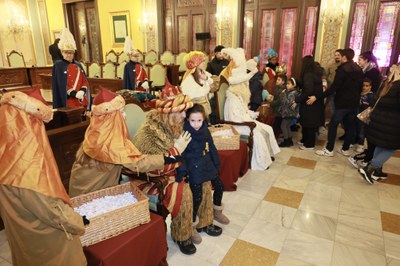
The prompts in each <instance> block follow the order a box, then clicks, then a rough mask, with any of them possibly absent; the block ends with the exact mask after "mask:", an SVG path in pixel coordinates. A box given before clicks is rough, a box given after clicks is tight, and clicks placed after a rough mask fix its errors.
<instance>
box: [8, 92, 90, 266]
mask: <svg viewBox="0 0 400 266" xmlns="http://www.w3.org/2000/svg"><path fill="white" fill-rule="evenodd" d="M31 95H36V96H35V97H36V98H38V99H39V98H40V99H41V101H40V100H37V99H36V98H34V97H31V96H28V95H27V94H25V93H23V92H19V91H15V92H9V93H6V94H5V95H4V96H3V97H2V99H1V107H0V126H1V127H2V128H6V130H2V131H0V146H1V147H3V148H2V150H3V152H2V153H1V154H0V168H1V169H2V170H1V172H0V215H1V217H2V219H3V220H4V224H5V231H6V235H7V239H8V242H9V244H10V248H11V255H12V261H13V265H22V266H25V265H38V266H39V265H40V266H42V265H65V266H69V265H86V258H85V255H84V254H83V250H82V245H81V242H80V240H79V236H80V235H83V234H84V232H85V227H84V224H83V220H82V217H81V216H80V215H79V214H78V213H76V212H75V211H74V210H73V208H72V204H71V201H70V198H69V196H68V194H67V192H66V191H65V189H64V186H63V184H62V183H61V177H60V174H59V171H58V168H57V163H56V160H55V158H54V155H53V152H52V150H51V147H50V143H49V140H48V137H47V134H46V129H45V127H44V124H43V121H45V122H49V121H50V120H51V119H52V117H53V112H52V110H51V108H50V107H48V106H46V105H45V104H44V100H43V98H42V97H41V95H40V91H39V90H36V91H34V92H32V94H31ZM38 95H40V97H39V96H38ZM42 101H43V102H42ZM5 151H7V152H5Z"/></svg>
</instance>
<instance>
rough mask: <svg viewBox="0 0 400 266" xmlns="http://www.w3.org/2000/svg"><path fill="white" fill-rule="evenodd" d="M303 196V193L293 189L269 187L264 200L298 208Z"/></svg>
mask: <svg viewBox="0 0 400 266" xmlns="http://www.w3.org/2000/svg"><path fill="white" fill-rule="evenodd" d="M302 198H303V194H302V193H299V192H295V191H290V190H286V189H281V188H277V187H271V189H270V190H269V191H268V193H267V195H265V197H264V200H267V201H270V202H274V203H277V204H282V205H285V206H288V207H292V208H298V207H299V205H300V202H301V199H302Z"/></svg>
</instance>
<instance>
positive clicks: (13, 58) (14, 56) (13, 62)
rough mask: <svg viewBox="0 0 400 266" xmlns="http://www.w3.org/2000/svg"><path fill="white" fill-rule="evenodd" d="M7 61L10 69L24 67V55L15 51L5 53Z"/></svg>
mask: <svg viewBox="0 0 400 266" xmlns="http://www.w3.org/2000/svg"><path fill="white" fill-rule="evenodd" d="M7 61H8V65H9V66H10V67H26V65H25V59H24V55H23V54H22V53H19V52H17V51H15V50H12V51H11V52H10V53H7Z"/></svg>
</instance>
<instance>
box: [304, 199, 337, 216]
mask: <svg viewBox="0 0 400 266" xmlns="http://www.w3.org/2000/svg"><path fill="white" fill-rule="evenodd" d="M339 203H340V201H334V200H331V199H324V198H320V199H318V200H315V199H313V198H310V197H303V200H302V201H301V204H300V206H299V209H300V210H304V211H307V212H313V213H316V214H319V215H323V216H328V217H331V218H334V219H337V216H338V211H339Z"/></svg>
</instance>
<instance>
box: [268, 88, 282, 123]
mask: <svg viewBox="0 0 400 266" xmlns="http://www.w3.org/2000/svg"><path fill="white" fill-rule="evenodd" d="M284 89H285V85H281V86H276V87H275V89H274V99H273V100H272V102H271V108H272V114H273V115H274V116H277V117H280V116H281V113H280V112H279V108H280V106H281V105H282V102H281V96H280V95H281V93H282V91H283V90H284Z"/></svg>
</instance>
